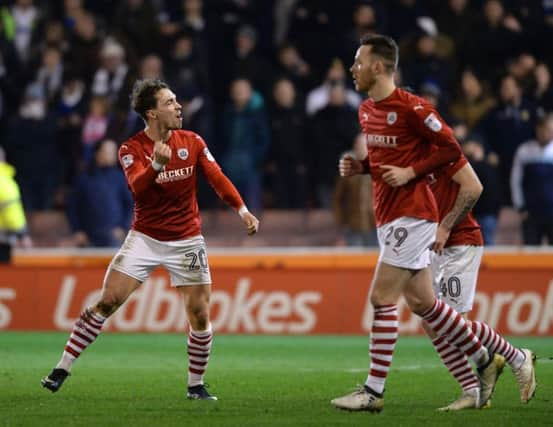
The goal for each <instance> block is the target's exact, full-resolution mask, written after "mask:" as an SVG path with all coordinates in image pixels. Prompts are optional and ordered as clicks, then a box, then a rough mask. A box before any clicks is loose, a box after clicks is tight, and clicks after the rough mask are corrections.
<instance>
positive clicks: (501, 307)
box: [361, 280, 553, 335]
mask: <svg viewBox="0 0 553 427" xmlns="http://www.w3.org/2000/svg"><path fill="white" fill-rule="evenodd" d="M398 316H399V319H400V322H399V333H400V334H418V333H420V332H421V329H420V318H419V317H418V316H416V315H415V314H413V313H412V312H411V311H410V310H409V307H408V306H407V304H406V303H405V301H404V299H403V298H401V299H400V300H399V302H398ZM469 318H471V319H474V320H479V321H481V322H485V323H487V324H488V325H489V326H490V327H492V328H494V329H497V328H498V326H499V324H500V320H502V319H503V320H505V321H506V324H507V330H505V331H501V332H503V333H507V334H517V335H526V334H531V333H538V334H552V333H553V280H551V281H550V282H549V286H548V289H547V294H546V295H545V298H542V296H541V295H540V294H538V293H536V292H521V293H519V294H515V293H514V292H495V293H493V294H491V295H490V294H486V293H483V292H476V295H475V297H474V309H473V311H472V313H470V315H469ZM372 321H373V308H372V306H371V304H370V299H369V297H368V296H367V301H366V303H365V309H364V310H363V317H362V320H361V327H362V330H363V331H364V332H370V330H371V327H372Z"/></svg>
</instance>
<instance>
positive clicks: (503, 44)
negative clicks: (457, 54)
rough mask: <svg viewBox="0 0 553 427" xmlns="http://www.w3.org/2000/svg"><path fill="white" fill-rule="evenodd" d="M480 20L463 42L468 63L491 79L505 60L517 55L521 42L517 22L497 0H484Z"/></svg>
mask: <svg viewBox="0 0 553 427" xmlns="http://www.w3.org/2000/svg"><path fill="white" fill-rule="evenodd" d="M482 12H483V14H482V17H481V18H480V22H478V23H477V24H476V25H475V26H474V30H473V32H472V34H471V37H470V38H469V40H468V43H467V49H466V52H467V54H468V58H467V60H468V62H469V65H470V66H471V67H473V68H474V69H475V70H476V71H477V72H478V73H479V74H481V75H482V76H484V77H485V78H486V79H490V80H492V79H495V78H497V77H498V76H499V75H500V74H501V73H502V72H503V67H504V64H505V63H506V62H507V60H508V59H509V58H511V57H513V56H515V55H517V54H518V53H519V52H520V50H521V47H522V43H523V35H524V34H523V28H522V26H521V24H520V22H519V21H518V20H517V18H516V17H514V16H513V15H512V14H510V13H509V12H508V11H506V10H505V8H504V6H503V3H502V2H501V1H499V0H486V1H485V2H484V5H483V8H482Z"/></svg>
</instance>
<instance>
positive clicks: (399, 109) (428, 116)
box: [359, 88, 461, 226]
mask: <svg viewBox="0 0 553 427" xmlns="http://www.w3.org/2000/svg"><path fill="white" fill-rule="evenodd" d="M359 122H360V124H361V129H362V130H363V133H364V134H365V138H366V141H367V147H368V157H367V159H366V160H368V162H369V165H370V173H371V176H372V179H373V194H374V209H375V214H376V221H377V225H378V226H381V225H383V224H386V223H388V222H390V221H393V220H394V219H396V218H399V217H404V216H408V217H414V218H422V219H427V220H429V221H432V222H438V219H439V217H438V207H437V206H436V202H435V200H434V196H433V195H432V191H431V190H430V187H429V184H428V180H427V178H426V175H427V174H428V173H430V172H431V171H433V170H434V169H436V168H438V167H440V166H442V165H445V164H447V163H449V162H452V161H455V160H457V159H458V158H459V156H460V155H461V148H460V146H459V144H458V143H457V141H456V140H455V138H454V136H453V132H452V130H451V128H449V127H448V126H447V125H446V124H445V123H444V121H443V120H442V118H441V117H440V115H439V114H438V112H437V111H436V110H435V109H434V107H433V106H432V105H431V104H429V103H428V102H427V101H425V100H424V99H422V98H420V97H418V96H416V95H413V94H411V93H409V92H406V91H404V90H402V89H399V88H397V89H395V90H394V92H393V93H392V94H391V95H390V96H388V97H387V98H385V99H383V100H381V101H378V102H375V101H373V100H372V99H370V98H369V99H367V100H366V101H365V102H363V103H362V104H361V106H360V107H359ZM432 147H435V148H438V150H435V152H433V151H432ZM431 153H432V155H431ZM381 165H393V166H400V167H408V166H412V167H413V169H414V170H415V173H416V175H417V177H416V178H415V179H413V180H411V181H410V182H408V183H407V184H406V185H403V186H401V187H395V188H394V187H391V186H389V185H388V184H386V182H384V180H383V179H382V174H383V172H384V171H385V170H384V169H381V168H380V166H381Z"/></svg>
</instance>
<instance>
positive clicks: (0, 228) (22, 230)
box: [0, 147, 32, 264]
mask: <svg viewBox="0 0 553 427" xmlns="http://www.w3.org/2000/svg"><path fill="white" fill-rule="evenodd" d="M14 176H15V168H14V167H13V166H11V165H9V164H8V163H6V156H5V153H4V149H3V148H2V147H0V264H4V263H9V262H10V261H11V255H12V248H13V246H15V245H18V246H20V247H25V248H28V247H30V246H32V241H31V239H30V237H29V235H28V232H27V221H26V219H25V212H24V211H23V205H22V203H21V195H20V192H19V186H18V185H17V182H16V181H15V179H14Z"/></svg>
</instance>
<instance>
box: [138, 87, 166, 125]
mask: <svg viewBox="0 0 553 427" xmlns="http://www.w3.org/2000/svg"><path fill="white" fill-rule="evenodd" d="M161 89H169V86H168V85H167V83H165V82H162V81H161V80H157V79H144V80H137V81H136V83H135V84H134V87H133V89H132V95H131V106H132V109H133V110H134V111H136V113H137V114H138V115H139V116H140V117H142V118H143V119H144V120H146V111H148V110H151V109H152V108H155V107H156V105H157V98H156V94H157V93H158V92H159V91H160V90H161Z"/></svg>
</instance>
